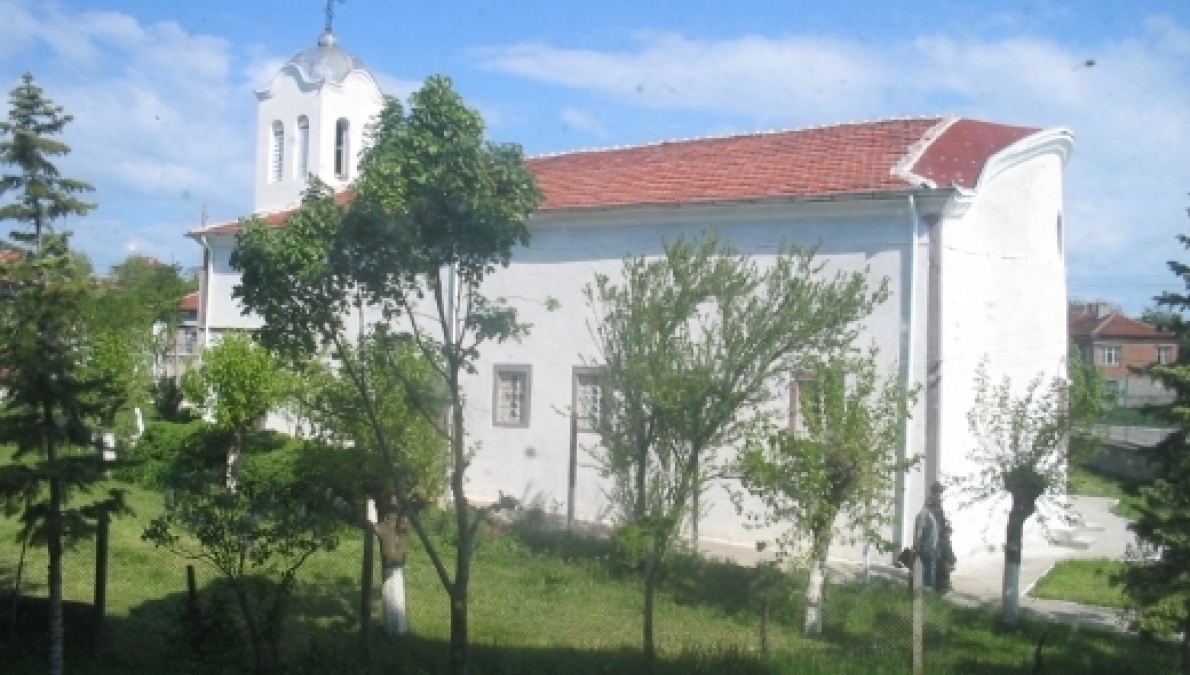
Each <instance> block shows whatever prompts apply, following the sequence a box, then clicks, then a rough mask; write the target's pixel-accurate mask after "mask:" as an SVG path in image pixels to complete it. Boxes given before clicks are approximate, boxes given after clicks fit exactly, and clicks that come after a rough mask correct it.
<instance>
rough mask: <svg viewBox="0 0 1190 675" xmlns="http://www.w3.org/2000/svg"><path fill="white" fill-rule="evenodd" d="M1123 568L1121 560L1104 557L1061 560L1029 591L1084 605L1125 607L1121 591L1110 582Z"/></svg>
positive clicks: (1036, 595)
mask: <svg viewBox="0 0 1190 675" xmlns="http://www.w3.org/2000/svg"><path fill="white" fill-rule="evenodd" d="M1123 570H1124V563H1123V562H1120V561H1119V560H1109V559H1105V558H1099V559H1093V560H1063V561H1061V562H1059V563H1058V564H1056V565H1054V567H1053V569H1051V570H1050V571H1049V572H1047V573H1046V575H1045V576H1044V577H1042V578H1041V579H1040V580H1039V581H1038V582H1037V584H1036V585H1034V586H1033V590H1032V591H1030V592H1029V594H1030V595H1032V596H1033V597H1036V598H1046V599H1049V600H1066V601H1069V602H1078V603H1082V604H1084V605H1098V606H1100V607H1115V608H1121V609H1122V608H1125V607H1127V606H1128V604H1127V599H1126V598H1125V597H1124V593H1123V591H1121V590H1120V588H1118V587H1116V586H1112V585H1111V577H1112V575H1113V574H1118V573H1119V572H1122V571H1123Z"/></svg>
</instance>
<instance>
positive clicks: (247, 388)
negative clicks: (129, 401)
mask: <svg viewBox="0 0 1190 675" xmlns="http://www.w3.org/2000/svg"><path fill="white" fill-rule="evenodd" d="M191 372H193V371H191ZM285 387H286V383H285V382H284V381H283V378H282V376H281V374H280V371H279V368H278V366H277V363H276V361H274V360H273V357H272V356H271V355H270V354H269V352H268V351H267V350H265V349H264V348H263V347H261V346H259V345H257V344H256V343H255V342H253V341H252V339H251V338H250V337H248V336H246V335H241V334H238V333H231V334H228V335H225V336H223V338H222V339H221V340H220V341H219V343H218V344H217V345H215V346H214V347H210V348H208V349H207V350H206V351H204V353H203V358H202V366H201V367H200V368H199V369H198V371H197V377H192V378H189V379H183V381H182V389H183V394H184V395H185V397H186V398H187V399H188V400H189V401H190V402H191V403H192V404H194V405H195V406H196V407H198V408H200V409H203V410H207V411H208V412H210V413H211V415H212V417H214V420H215V424H216V426H218V427H219V428H221V429H224V430H226V431H229V432H232V433H236V434H243V433H245V432H247V431H248V430H249V429H251V428H252V426H253V425H254V424H256V421H257V420H259V419H261V418H262V417H264V416H265V415H266V414H268V412H269V411H270V410H271V409H272V408H273V407H274V406H276V405H277V404H278V403H279V402H280V400H281V398H282V395H283V394H284V393H285V391H286V389H285Z"/></svg>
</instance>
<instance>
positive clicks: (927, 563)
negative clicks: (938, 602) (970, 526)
mask: <svg viewBox="0 0 1190 675" xmlns="http://www.w3.org/2000/svg"><path fill="white" fill-rule="evenodd" d="M932 500H933V497H932V496H931V497H930V498H929V499H927V500H926V503H925V505H924V506H922V507H921V511H918V512H917V517H916V518H914V519H913V553H914V557H915V558H916V562H918V563H920V564H921V586H922V588H933V586H934V560H935V556H936V555H937V551H938V522H937V521H936V520H935V519H934V514H933V513H932V512H931V510H930V502H931V501H932Z"/></svg>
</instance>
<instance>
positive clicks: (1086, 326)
mask: <svg viewBox="0 0 1190 675" xmlns="http://www.w3.org/2000/svg"><path fill="white" fill-rule="evenodd" d="M1067 329H1068V331H1069V334H1070V337H1071V339H1076V338H1094V339H1122V338H1123V339H1151V340H1163V341H1169V340H1175V339H1177V336H1176V335H1174V334H1172V333H1166V332H1164V331H1161V330H1158V329H1157V328H1155V327H1153V326H1151V325H1149V324H1147V323H1145V322H1143V321H1137V320H1136V319H1133V318H1130V317H1127V316H1124V315H1123V314H1118V313H1115V312H1113V313H1111V314H1108V315H1106V316H1102V317H1101V316H1098V315H1096V314H1095V312H1091V311H1084V312H1071V313H1070V316H1069V318H1068V324H1067Z"/></svg>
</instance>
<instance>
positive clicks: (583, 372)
mask: <svg viewBox="0 0 1190 675" xmlns="http://www.w3.org/2000/svg"><path fill="white" fill-rule="evenodd" d="M573 387H574V391H573V393H572V398H573V402H572V404H571V405H573V407H574V420H575V427H576V428H577V429H578V431H587V432H591V431H599V421H600V416H601V415H602V414H603V408H602V400H603V399H602V397H603V391H602V389H601V388H600V383H599V369H597V368H575V369H574V385H573Z"/></svg>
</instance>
